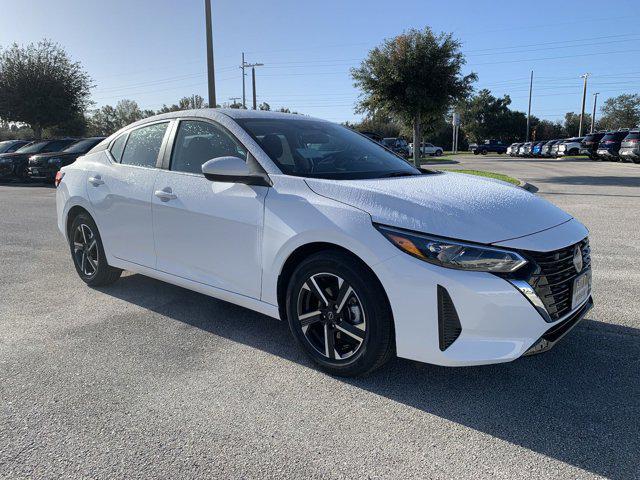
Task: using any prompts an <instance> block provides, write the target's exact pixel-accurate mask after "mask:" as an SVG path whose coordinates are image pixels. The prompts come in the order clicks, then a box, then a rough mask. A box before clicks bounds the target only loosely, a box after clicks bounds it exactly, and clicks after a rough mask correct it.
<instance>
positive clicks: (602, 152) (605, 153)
mask: <svg viewBox="0 0 640 480" xmlns="http://www.w3.org/2000/svg"><path fill="white" fill-rule="evenodd" d="M596 154H597V155H598V156H599V157H600V158H612V159H613V158H618V155H617V152H614V151H611V150H608V149H606V148H599V149H598V150H596Z"/></svg>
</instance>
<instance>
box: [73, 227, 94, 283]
mask: <svg viewBox="0 0 640 480" xmlns="http://www.w3.org/2000/svg"><path fill="white" fill-rule="evenodd" d="M73 256H74V259H75V261H76V264H77V265H78V267H79V268H80V271H81V272H82V274H83V275H86V276H87V277H91V276H93V275H95V273H96V272H97V271H98V239H97V238H96V236H95V234H94V233H93V230H92V229H91V227H90V226H89V225H87V224H84V223H81V224H80V225H78V228H76V230H75V232H74V234H73Z"/></svg>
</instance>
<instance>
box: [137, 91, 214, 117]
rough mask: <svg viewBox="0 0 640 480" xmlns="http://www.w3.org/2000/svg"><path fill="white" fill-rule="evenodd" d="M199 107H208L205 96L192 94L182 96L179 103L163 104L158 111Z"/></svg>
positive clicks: (165, 111)
mask: <svg viewBox="0 0 640 480" xmlns="http://www.w3.org/2000/svg"><path fill="white" fill-rule="evenodd" d="M199 108H207V104H206V102H205V101H204V98H203V97H201V96H200V95H191V96H190V97H182V98H181V99H180V100H178V103H174V104H173V105H169V106H167V105H162V107H161V108H160V110H158V112H157V113H168V112H177V111H179V110H196V109H199ZM147 116H148V115H147Z"/></svg>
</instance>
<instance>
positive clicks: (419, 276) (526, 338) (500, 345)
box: [372, 222, 593, 366]
mask: <svg viewBox="0 0 640 480" xmlns="http://www.w3.org/2000/svg"><path fill="white" fill-rule="evenodd" d="M568 223H571V222H568ZM575 223H576V224H578V225H579V223H578V222H575ZM580 227H581V226H580ZM556 228H558V229H560V228H562V230H560V233H563V234H564V233H569V234H573V235H574V237H575V238H571V240H569V241H568V242H565V245H563V246H564V247H566V246H567V245H570V244H572V242H573V241H574V240H575V241H576V242H579V241H580V240H581V239H582V238H584V237H582V238H578V237H580V235H582V234H583V233H584V232H585V231H586V230H585V229H584V227H581V229H578V228H573V227H571V226H566V227H556ZM552 230H553V229H552ZM551 236H552V234H550V233H545V234H540V235H539V237H537V238H538V239H540V240H544V239H550V238H551ZM556 239H557V235H556ZM554 241H555V240H554ZM534 243H535V241H534ZM514 248H516V247H514ZM552 249H555V247H554V248H552ZM372 269H373V271H374V272H375V274H376V275H377V276H378V278H379V279H380V281H381V282H382V284H383V286H384V288H385V291H386V293H387V297H388V299H389V302H390V305H391V310H392V312H393V317H394V325H395V335H396V349H397V354H398V356H399V357H403V358H408V359H411V360H416V361H421V362H426V363H432V364H437V365H444V366H465V365H482V364H492V363H501V362H509V361H513V360H516V359H518V358H520V357H522V356H523V355H525V354H531V353H533V352H532V349H533V350H535V349H540V350H542V347H540V346H538V344H539V343H541V342H542V340H545V341H546V343H544V342H543V343H544V345H543V346H544V347H545V348H544V349H545V350H548V349H549V348H551V347H552V346H553V345H555V343H556V342H557V341H558V340H559V339H560V336H558V334H557V332H556V329H557V330H558V331H560V330H562V335H564V334H565V333H567V332H568V330H569V329H568V328H564V329H561V327H560V326H561V325H569V320H571V322H572V323H571V325H572V326H573V325H575V324H577V323H578V322H579V321H580V320H581V319H582V318H583V317H584V315H585V314H586V313H587V311H588V310H589V308H590V307H591V304H592V303H593V300H592V299H591V295H590V294H589V297H588V299H586V300H584V301H583V303H582V304H580V305H578V306H577V307H576V309H574V310H573V311H572V312H570V313H568V314H566V315H564V316H563V317H562V318H560V319H557V320H555V321H551V320H549V318H547V319H546V320H545V318H543V316H542V315H541V313H540V312H539V311H538V310H537V308H536V306H534V303H533V300H531V299H530V298H531V297H528V296H526V295H525V293H524V292H522V291H521V290H520V289H519V288H518V286H517V285H515V284H514V283H512V282H511V281H509V280H507V279H505V278H502V277H499V276H497V275H493V274H491V273H485V272H470V271H462V270H453V269H446V268H442V267H438V266H435V265H432V264H429V263H426V262H423V261H421V260H418V259H416V258H413V257H411V256H409V255H406V254H404V253H401V254H399V255H397V256H395V257H393V258H390V259H388V260H386V261H384V262H381V263H379V264H377V265H374V266H372ZM440 288H443V289H445V290H446V292H447V293H448V295H449V297H450V299H451V302H452V304H453V305H454V307H455V311H456V313H457V317H458V319H459V326H460V332H459V336H458V337H457V338H456V339H455V340H454V341H453V342H452V343H451V344H450V345H448V346H446V347H445V348H444V349H443V348H442V343H441V340H442V336H441V333H442V328H443V326H442V323H441V319H442V317H441V315H440V314H439V305H438V303H439V301H440V298H441V297H440V296H439V295H440V294H439V293H438V292H439V289H440ZM585 305H588V308H585ZM565 330H566V331H565ZM552 334H553V335H552Z"/></svg>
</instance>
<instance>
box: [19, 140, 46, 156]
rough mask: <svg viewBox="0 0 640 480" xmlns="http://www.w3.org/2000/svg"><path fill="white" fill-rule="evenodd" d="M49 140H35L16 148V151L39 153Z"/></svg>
mask: <svg viewBox="0 0 640 480" xmlns="http://www.w3.org/2000/svg"><path fill="white" fill-rule="evenodd" d="M48 143H49V142H47V141H45V142H33V143H30V144H28V145H25V146H24V147H22V148H19V149H18V150H16V153H38V152H39V151H40V150H42V149H43V148H44V147H45V146H46V145H47V144H48Z"/></svg>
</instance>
